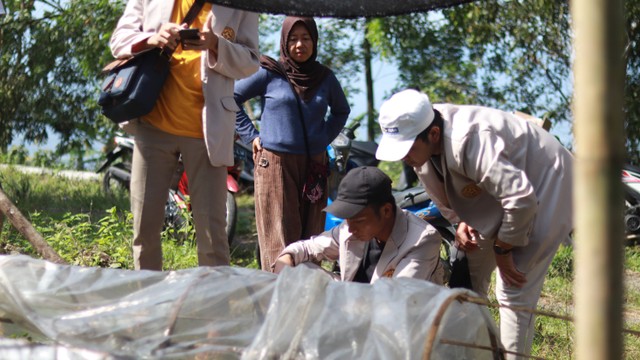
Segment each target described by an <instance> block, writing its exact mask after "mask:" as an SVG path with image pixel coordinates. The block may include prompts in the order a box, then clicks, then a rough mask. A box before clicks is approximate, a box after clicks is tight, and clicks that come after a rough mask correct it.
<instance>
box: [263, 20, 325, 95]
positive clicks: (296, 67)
mask: <svg viewBox="0 0 640 360" xmlns="http://www.w3.org/2000/svg"><path fill="white" fill-rule="evenodd" d="M299 22H300V23H302V24H303V25H304V26H305V27H306V28H307V31H309V35H311V39H312V40H313V53H312V54H311V57H310V58H309V60H307V61H305V62H303V63H298V62H296V61H294V60H293V59H292V58H291V57H290V56H289V49H288V46H287V40H288V39H289V33H290V32H291V29H292V28H293V26H294V25H296V24H297V23H299ZM317 55H318V27H317V26H316V22H315V20H313V18H310V17H298V16H287V17H286V18H285V19H284V21H283V22H282V32H281V33H280V61H276V60H275V59H273V58H271V57H268V56H264V55H263V56H262V57H260V65H262V67H263V68H265V69H267V70H271V71H273V72H275V73H278V74H280V75H282V76H284V77H285V78H288V79H289V82H290V83H291V85H293V88H294V89H295V90H296V92H297V93H298V95H299V96H300V97H301V98H302V99H303V100H304V101H309V100H311V98H312V97H313V95H314V94H315V93H316V91H318V87H319V86H320V84H321V83H322V81H323V80H324V78H325V76H327V74H328V73H329V69H328V68H327V67H326V66H324V65H322V64H320V63H319V62H317V61H316V57H317Z"/></svg>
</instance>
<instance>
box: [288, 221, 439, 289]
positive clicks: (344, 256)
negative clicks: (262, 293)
mask: <svg viewBox="0 0 640 360" xmlns="http://www.w3.org/2000/svg"><path fill="white" fill-rule="evenodd" d="M396 210H397V211H396V218H395V223H394V225H393V230H392V231H391V236H390V237H389V239H388V240H387V242H386V243H385V246H384V250H383V251H382V254H381V255H380V259H379V260H378V264H377V265H376V269H375V272H374V274H373V276H372V277H371V283H373V282H375V281H376V280H378V279H379V278H382V277H410V278H416V279H424V280H429V281H431V282H433V283H436V284H438V285H442V280H443V276H444V274H443V272H442V271H443V270H442V266H441V265H440V243H441V241H442V238H441V237H440V234H439V233H438V231H437V230H436V229H435V228H434V227H433V226H431V225H429V224H428V223H427V222H425V221H424V220H422V219H420V218H418V217H417V216H415V215H414V214H412V213H410V212H408V211H405V210H402V209H400V208H396ZM367 244H368V242H367V241H360V240H358V239H355V238H353V236H352V235H351V233H350V232H349V227H348V226H347V222H346V221H345V222H343V223H342V224H340V225H338V226H336V227H334V228H333V229H331V230H328V231H325V232H324V233H322V234H320V235H318V236H314V237H312V238H311V239H309V240H301V241H297V242H294V243H293V244H290V245H288V246H287V247H286V248H285V249H284V250H283V251H282V253H281V254H280V255H284V254H290V255H291V256H292V257H293V263H294V264H296V265H297V264H300V263H303V262H309V261H311V262H316V263H317V262H320V261H322V260H328V261H336V260H338V261H339V264H340V269H341V274H340V278H341V280H342V281H352V280H353V278H354V277H355V276H356V272H357V271H358V267H359V266H360V263H361V262H362V257H363V256H364V254H365V250H366V246H367Z"/></svg>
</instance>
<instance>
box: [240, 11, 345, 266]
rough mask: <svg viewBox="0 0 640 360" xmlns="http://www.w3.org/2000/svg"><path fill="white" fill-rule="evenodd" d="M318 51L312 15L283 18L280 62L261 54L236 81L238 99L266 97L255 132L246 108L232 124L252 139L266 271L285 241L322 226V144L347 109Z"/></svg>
mask: <svg viewBox="0 0 640 360" xmlns="http://www.w3.org/2000/svg"><path fill="white" fill-rule="evenodd" d="M317 49H318V29H317V26H316V23H315V21H314V20H313V19H312V18H308V17H294V16H289V17H286V18H285V19H284V22H283V24H282V32H281V36H280V59H279V61H276V60H275V59H272V58H270V57H266V56H263V57H262V58H261V59H260V65H261V68H260V70H259V71H258V72H257V73H255V74H254V75H253V76H251V77H249V78H247V79H244V80H241V81H238V82H237V83H236V87H235V99H236V102H237V104H238V105H242V104H243V103H244V102H245V101H247V100H249V99H252V98H255V97H258V96H261V97H262V98H263V99H264V108H263V111H262V116H261V119H260V120H261V121H260V131H258V130H257V129H256V127H255V126H254V125H253V123H252V122H251V119H250V118H249V117H248V116H247V114H246V113H245V112H244V111H243V110H240V111H239V112H238V113H237V120H236V121H237V122H236V129H237V131H238V133H239V134H240V137H241V138H242V140H243V141H244V142H245V143H247V144H250V143H251V144H252V145H253V157H254V162H255V174H254V179H255V192H254V196H255V203H256V227H257V231H258V242H259V246H260V261H261V266H262V269H263V270H265V271H272V265H273V264H274V262H275V260H276V258H277V257H278V255H279V254H280V252H281V251H282V250H283V249H284V247H285V246H287V245H288V244H290V243H292V242H294V241H296V240H298V239H305V238H309V237H311V236H312V235H316V234H319V233H320V232H322V231H323V230H324V219H325V216H324V213H323V212H322V209H323V208H324V207H325V205H326V203H327V181H326V178H327V176H328V159H327V156H326V148H327V146H328V145H329V144H330V143H331V141H332V140H333V139H334V138H335V137H336V136H337V135H338V133H339V132H340V130H341V129H342V128H343V127H344V124H345V122H346V121H347V117H348V116H349V112H350V111H351V110H350V107H349V104H348V102H347V99H346V97H345V94H344V92H343V90H342V87H341V86H340V83H339V82H338V79H337V78H336V76H335V75H334V73H333V72H332V71H331V70H330V69H329V68H327V67H326V66H324V65H322V64H320V63H319V62H318V61H316V56H317V51H318V50H317ZM327 115H328V116H327Z"/></svg>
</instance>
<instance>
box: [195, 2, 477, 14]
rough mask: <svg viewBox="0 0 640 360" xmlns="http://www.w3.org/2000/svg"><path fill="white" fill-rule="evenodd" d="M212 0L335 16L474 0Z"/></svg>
mask: <svg viewBox="0 0 640 360" xmlns="http://www.w3.org/2000/svg"><path fill="white" fill-rule="evenodd" d="M208 1H210V2H212V3H214V4H218V5H224V6H227V7H232V8H236V9H242V10H249V11H253V12H263V13H269V14H287V15H301V16H327V17H328V16H331V17H339V18H355V17H375V16H390V15H401V14H408V13H412V12H421V11H429V10H436V9H441V8H446V7H451V6H454V5H460V4H464V3H469V2H474V1H477V0H401V1H388V0H350V1H344V0H324V1H318V0H208Z"/></svg>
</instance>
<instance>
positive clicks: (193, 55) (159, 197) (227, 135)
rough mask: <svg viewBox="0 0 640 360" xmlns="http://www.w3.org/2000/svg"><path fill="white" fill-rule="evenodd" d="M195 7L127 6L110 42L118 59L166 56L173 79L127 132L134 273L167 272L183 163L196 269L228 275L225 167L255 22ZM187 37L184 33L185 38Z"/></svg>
mask: <svg viewBox="0 0 640 360" xmlns="http://www.w3.org/2000/svg"><path fill="white" fill-rule="evenodd" d="M193 3H194V0H175V1H173V0H129V2H128V3H127V6H126V8H125V11H124V14H123V15H122V17H121V18H120V20H119V21H118V24H117V27H116V29H115V31H114V32H113V35H112V37H111V41H110V46H111V51H112V53H113V55H114V56H115V57H116V58H127V57H130V56H132V55H136V54H139V53H142V52H145V51H152V50H154V49H157V48H159V49H161V50H162V52H169V53H171V54H172V55H171V58H170V70H169V75H168V77H167V79H166V81H165V82H164V85H163V87H162V90H161V93H160V96H159V98H158V100H157V102H156V103H155V106H154V108H153V110H151V112H150V113H148V114H146V115H143V116H141V117H139V118H135V119H131V120H130V121H128V122H127V123H126V124H125V125H124V129H125V130H126V131H128V132H129V133H132V134H134V135H135V147H134V152H133V162H132V177H131V212H132V213H133V236H134V239H133V254H134V266H135V268H136V269H150V270H162V268H163V265H162V247H161V243H160V232H161V229H162V225H163V219H164V207H165V202H166V199H167V194H168V190H169V187H170V182H171V180H172V177H173V174H174V172H175V170H176V167H177V166H178V158H179V156H180V155H182V159H183V162H184V167H185V171H186V173H187V176H188V178H189V186H190V191H191V195H192V196H191V205H192V210H193V218H194V224H195V228H196V241H197V247H198V263H199V265H201V266H215V265H229V261H230V255H229V245H228V242H227V236H226V234H225V222H226V219H225V214H226V201H225V199H226V176H227V166H230V165H233V137H234V124H235V122H234V119H235V112H236V111H237V110H238V107H237V105H236V104H235V102H234V101H233V97H232V94H233V84H234V81H235V80H237V79H241V78H245V77H247V76H250V75H251V74H253V73H254V72H255V71H257V70H258V66H259V63H258V57H259V51H258V15H257V14H254V13H250V12H246V11H240V10H235V9H230V8H225V7H221V6H217V5H212V4H210V3H204V2H203V1H201V3H202V4H200V5H202V8H201V9H197V8H196V10H192V11H197V12H196V14H195V18H193V20H192V21H188V22H189V23H191V28H194V29H198V31H194V30H191V31H192V33H194V34H192V35H194V36H193V37H191V38H190V39H187V38H186V35H183V36H181V35H180V34H181V30H185V29H186V28H187V22H182V21H184V20H183V19H186V18H187V13H188V12H189V10H190V9H193V8H194V7H192V5H193ZM182 34H185V32H182Z"/></svg>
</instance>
